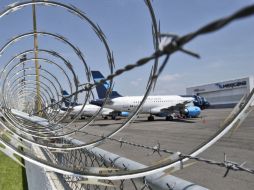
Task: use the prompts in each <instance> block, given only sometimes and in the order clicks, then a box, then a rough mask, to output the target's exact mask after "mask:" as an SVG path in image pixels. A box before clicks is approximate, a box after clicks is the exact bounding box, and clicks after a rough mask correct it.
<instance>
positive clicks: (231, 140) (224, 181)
mask: <svg viewBox="0 0 254 190" xmlns="http://www.w3.org/2000/svg"><path fill="white" fill-rule="evenodd" d="M230 111H231V109H229V108H227V109H207V110H203V111H202V116H201V117H200V118H193V119H188V120H184V121H173V122H170V121H165V120H164V119H162V118H155V119H156V120H155V121H152V122H151V121H147V116H144V115H143V116H141V117H140V118H138V119H137V120H136V121H135V122H133V123H131V124H130V125H129V126H128V127H126V128H125V129H124V130H122V131H121V132H120V133H119V134H117V135H116V136H115V137H114V138H116V139H120V138H122V139H123V140H126V141H129V142H134V143H137V144H143V145H147V146H151V147H153V146H156V145H158V144H160V146H161V148H165V149H168V150H172V151H180V152H182V153H189V152H190V151H191V150H192V149H193V148H195V147H196V146H198V145H199V144H200V143H202V142H204V141H205V140H207V139H208V138H209V137H210V136H211V135H212V134H214V133H215V132H216V131H217V130H218V129H219V128H220V124H221V123H222V122H223V121H224V119H225V118H226V116H227V115H228V114H229V113H230ZM253 116H254V112H253V111H252V112H251V114H250V115H249V116H248V118H247V119H246V120H245V122H244V123H243V124H242V126H241V127H240V128H239V129H238V130H237V131H236V132H234V133H231V132H230V133H229V134H227V135H226V136H225V137H223V138H222V139H221V140H220V141H219V142H217V143H216V144H215V145H214V146H212V147H211V148H209V149H208V150H207V151H205V152H204V153H203V154H202V155H200V156H201V157H203V158H206V159H212V160H216V161H223V159H224V153H226V154H227V157H228V159H229V160H231V161H235V162H238V163H241V162H244V161H246V162H247V163H246V167H248V168H252V169H254V127H253V123H254V117H253ZM123 121H124V119H121V120H116V121H112V120H98V121H96V122H95V123H94V124H93V126H92V127H88V128H86V129H85V130H84V131H86V132H89V133H93V134H99V135H106V134H107V133H108V132H110V131H112V130H114V129H116V128H117V127H119V126H120V124H121V123H122V122H123ZM84 122H85V121H82V120H80V121H78V122H76V123H75V125H76V126H80V125H82V124H83V123H84ZM76 138H77V139H79V140H83V141H88V140H89V139H94V138H95V137H94V136H89V135H85V134H82V133H78V134H77V135H76ZM99 147H100V148H102V149H105V150H108V151H111V152H113V153H115V154H118V155H120V156H124V157H127V158H130V159H132V160H135V161H138V162H140V163H142V164H146V165H151V164H155V163H156V161H159V160H161V159H163V158H166V157H167V155H165V154H162V155H159V154H158V153H156V152H155V153H153V151H151V150H146V149H144V148H139V147H135V146H130V145H123V146H122V147H121V146H120V143H119V142H114V141H109V140H108V141H106V143H105V144H103V145H100V146H99ZM225 172H226V169H225V168H220V167H218V166H214V165H208V164H205V163H200V162H198V163H195V164H193V165H191V166H189V167H187V168H184V169H183V170H180V171H177V172H175V173H173V175H174V176H177V177H180V178H183V179H185V180H188V181H192V182H195V183H197V184H199V185H201V186H204V187H207V188H209V189H225V190H226V189H230V190H231V189H253V187H254V175H253V174H249V173H245V172H239V171H236V172H235V171H230V172H229V174H228V176H227V177H226V178H223V176H224V174H225Z"/></svg>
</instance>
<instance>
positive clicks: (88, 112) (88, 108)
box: [61, 90, 114, 119]
mask: <svg viewBox="0 0 254 190" xmlns="http://www.w3.org/2000/svg"><path fill="white" fill-rule="evenodd" d="M62 95H63V102H64V104H65V107H62V108H61V110H62V111H67V110H68V109H70V110H71V111H70V116H71V117H74V116H75V115H77V114H78V113H79V112H80V111H81V109H82V107H83V105H82V104H77V103H75V102H74V103H73V102H71V99H70V98H66V96H68V95H69V94H68V92H67V91H65V90H63V91H62ZM100 108H101V107H100V106H96V105H92V104H86V105H85V107H84V108H83V110H82V112H81V118H84V117H86V116H88V117H91V116H93V115H94V114H95V113H97V112H98V111H99V109H100ZM112 113H114V110H112V109H109V108H103V109H102V110H101V112H100V115H102V116H103V117H104V118H105V119H106V118H107V117H108V116H112Z"/></svg>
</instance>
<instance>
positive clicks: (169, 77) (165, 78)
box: [158, 73, 182, 82]
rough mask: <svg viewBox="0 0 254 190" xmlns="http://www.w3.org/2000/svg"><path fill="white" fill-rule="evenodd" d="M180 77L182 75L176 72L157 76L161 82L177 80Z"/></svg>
mask: <svg viewBox="0 0 254 190" xmlns="http://www.w3.org/2000/svg"><path fill="white" fill-rule="evenodd" d="M181 77H182V76H181V75H179V74H177V73H176V74H166V75H162V76H159V79H158V80H160V81H163V82H171V81H175V80H178V79H179V78H181Z"/></svg>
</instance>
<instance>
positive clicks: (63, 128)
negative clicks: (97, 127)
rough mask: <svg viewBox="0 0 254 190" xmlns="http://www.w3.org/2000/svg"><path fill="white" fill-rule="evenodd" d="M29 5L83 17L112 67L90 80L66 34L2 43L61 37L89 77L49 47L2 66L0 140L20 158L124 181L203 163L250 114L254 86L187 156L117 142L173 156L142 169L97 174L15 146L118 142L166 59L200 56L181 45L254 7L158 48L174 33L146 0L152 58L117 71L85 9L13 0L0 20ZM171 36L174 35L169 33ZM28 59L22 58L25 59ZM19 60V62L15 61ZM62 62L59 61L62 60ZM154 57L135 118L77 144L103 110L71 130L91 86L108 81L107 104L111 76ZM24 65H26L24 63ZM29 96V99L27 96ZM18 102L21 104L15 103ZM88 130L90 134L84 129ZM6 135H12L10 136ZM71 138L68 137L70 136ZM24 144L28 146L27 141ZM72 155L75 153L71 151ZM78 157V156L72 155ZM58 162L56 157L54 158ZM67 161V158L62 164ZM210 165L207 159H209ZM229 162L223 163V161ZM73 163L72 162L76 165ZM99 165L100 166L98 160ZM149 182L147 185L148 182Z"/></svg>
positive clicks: (63, 147)
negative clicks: (66, 102)
mask: <svg viewBox="0 0 254 190" xmlns="http://www.w3.org/2000/svg"><path fill="white" fill-rule="evenodd" d="M31 5H41V6H52V7H57V8H62V9H64V10H67V11H69V12H70V13H71V14H73V15H75V16H78V17H79V18H81V19H82V21H83V22H84V23H86V24H88V25H89V27H91V29H92V30H93V31H94V33H95V35H96V36H97V37H98V38H99V39H100V41H101V43H102V45H103V47H104V48H105V50H106V57H107V63H108V66H109V70H110V73H111V74H110V75H108V76H107V77H106V78H105V79H102V80H100V81H99V82H98V83H96V84H95V83H92V82H91V77H90V69H89V66H88V64H87V62H86V60H85V58H84V55H83V53H82V52H81V50H80V49H79V48H78V47H76V46H75V45H74V44H73V43H72V42H71V41H69V40H68V39H67V38H65V37H64V36H62V35H59V34H55V33H51V32H44V31H35V32H28V33H23V34H20V35H18V36H15V37H13V38H12V39H11V40H9V41H8V42H7V43H6V44H5V45H3V47H1V48H0V54H1V55H4V53H5V51H7V50H8V48H9V47H10V46H13V45H14V44H15V43H16V42H18V41H21V40H22V39H24V38H29V37H31V36H34V35H38V36H41V37H49V38H52V39H54V40H57V41H59V42H61V43H64V44H65V45H67V46H68V47H70V49H71V50H72V51H73V52H74V53H75V54H76V56H77V57H78V58H79V60H80V61H81V63H82V64H81V65H82V68H84V73H85V74H86V80H87V81H84V82H83V83H80V81H79V80H78V76H77V74H76V73H75V71H74V70H73V65H72V63H71V62H70V61H69V60H67V59H66V58H65V57H64V55H61V54H60V53H58V52H56V51H54V50H47V49H38V50H34V49H28V50H23V52H18V53H17V55H15V56H13V57H12V58H11V59H10V60H9V61H8V62H7V63H6V64H5V65H4V66H3V67H2V68H3V69H2V72H1V73H0V81H1V93H2V94H1V113H2V114H3V117H4V119H5V121H0V124H1V125H2V127H3V128H2V133H3V134H5V136H3V135H2V136H1V137H0V142H1V143H2V145H3V146H4V147H5V148H8V149H9V150H11V151H13V152H14V153H15V154H16V155H19V156H21V157H22V158H24V159H25V160H27V161H30V162H32V163H34V164H37V165H38V166H42V167H45V168H47V169H49V170H51V171H54V172H58V173H61V174H63V175H71V176H73V177H76V178H79V177H84V178H88V179H103V180H125V179H132V178H138V177H144V176H147V175H150V174H154V173H156V172H159V171H164V170H166V169H168V168H174V167H178V166H179V165H181V164H182V163H183V162H186V161H188V160H189V159H195V160H197V161H204V160H202V159H198V158H197V156H198V155H199V154H200V153H201V152H203V151H204V150H206V149H207V148H208V147H210V146H211V145H213V144H214V143H215V142H217V141H218V140H219V139H220V138H221V137H222V136H223V135H225V134H226V133H227V132H228V131H229V130H230V129H232V128H233V127H234V126H236V125H238V124H239V123H241V122H242V121H243V120H244V119H245V117H246V115H247V114H248V113H249V111H248V110H249V108H250V106H251V103H252V102H253V99H254V90H252V92H251V93H250V94H249V95H248V97H246V99H245V100H244V102H241V103H242V104H241V105H237V106H238V107H236V108H235V110H234V111H235V112H234V114H233V115H232V116H231V117H230V118H229V119H228V120H227V122H225V123H224V125H223V127H221V128H220V130H219V131H217V132H216V133H215V134H214V135H213V136H211V137H210V138H209V139H208V140H207V141H205V142H204V143H202V144H201V145H199V146H198V147H196V148H194V149H193V150H192V151H191V152H189V153H188V154H183V153H179V152H172V151H170V150H163V149H160V146H159V145H158V146H156V147H149V146H146V145H139V144H136V143H130V142H126V141H123V140H119V142H120V143H121V144H122V143H125V144H129V145H131V146H136V147H141V148H145V149H150V150H152V151H154V152H155V151H156V152H161V151H162V152H164V153H169V154H170V155H172V157H171V159H168V160H167V161H164V162H162V163H159V164H156V165H153V166H148V167H146V168H143V169H137V170H117V171H111V172H106V173H102V172H98V171H97V172H94V169H93V168H92V167H86V166H85V168H83V169H82V170H81V169H80V168H76V167H75V166H74V165H70V163H72V162H71V161H70V162H69V161H68V163H66V164H62V165H59V164H57V162H53V161H52V162H50V161H48V160H44V159H40V158H39V157H38V156H37V155H35V154H32V153H29V152H26V151H22V150H20V149H19V147H18V146H15V145H16V144H15V143H13V139H16V141H19V142H20V139H21V140H22V142H26V143H25V144H29V145H35V146H38V147H40V148H44V149H45V150H51V151H53V150H54V151H59V152H60V153H62V154H63V155H64V153H63V152H64V151H85V150H86V149H88V148H91V147H94V146H98V145H100V144H101V143H103V142H105V141H106V140H111V141H116V139H114V135H116V134H117V133H118V132H120V131H121V130H122V129H124V128H125V127H126V126H128V125H129V124H130V122H131V121H132V120H133V119H135V117H136V115H137V113H138V112H139V111H140V110H141V108H142V105H143V104H144V102H145V100H146V98H147V96H148V94H149V93H150V91H151V90H152V88H153V87H154V86H155V84H156V80H157V78H158V76H159V75H160V74H161V72H162V71H163V69H164V68H165V66H166V64H167V63H168V60H169V56H170V55H172V54H173V53H175V52H177V51H181V52H183V53H187V54H188V55H191V56H194V57H199V56H198V55H197V54H195V53H193V52H191V51H189V50H185V49H184V48H183V46H184V45H185V44H186V43H188V42H189V41H191V40H193V39H194V38H195V37H197V36H199V35H203V34H207V33H210V32H213V31H216V30H219V29H220V28H222V27H224V26H225V25H227V24H228V23H230V22H232V21H234V20H237V19H240V18H243V17H247V16H251V15H253V14H254V5H251V6H248V7H246V8H244V9H242V10H239V11H238V12H236V13H234V14H232V15H231V16H228V17H225V18H222V19H220V20H217V21H214V22H212V23H210V24H208V25H206V26H204V27H202V28H200V29H198V30H197V31H195V32H191V33H189V34H187V35H184V36H182V37H178V36H173V38H172V40H171V41H170V42H169V43H167V44H165V45H164V47H163V48H162V49H159V42H160V38H161V37H162V36H170V35H167V34H160V30H159V27H158V25H157V20H156V17H155V14H154V11H153V8H152V5H151V2H150V1H149V0H145V5H146V6H147V8H148V11H149V14H150V16H151V21H152V34H153V39H152V41H153V44H154V53H153V54H152V55H151V56H148V57H145V58H142V59H140V60H138V61H137V62H136V63H135V64H131V65H126V66H125V67H124V68H123V69H119V70H117V71H115V72H114V70H113V69H114V57H113V53H112V51H111V50H110V48H109V45H108V43H107V41H106V38H105V35H104V33H103V32H102V30H101V28H100V27H99V26H98V25H96V24H95V23H94V22H93V21H92V20H91V19H89V18H88V17H87V16H86V15H85V13H84V12H82V11H81V10H79V9H78V8H76V7H74V6H71V5H66V4H63V3H60V2H55V1H39V0H38V1H25V2H20V3H15V4H12V5H10V6H8V7H7V8H6V9H5V10H4V11H2V12H1V13H0V18H3V17H5V16H6V15H8V14H11V13H13V12H16V11H18V10H20V9H22V8H24V7H27V6H31ZM171 37H172V36H171ZM35 51H37V52H39V53H41V54H42V53H44V54H48V55H50V56H53V57H54V58H55V59H58V61H57V62H56V61H53V60H50V59H46V58H43V57H37V58H33V57H31V54H32V53H34V52H35ZM24 56H28V57H30V58H24ZM163 56H165V57H164V59H163V62H162V64H161V65H160V66H159V58H161V57H163ZM22 58H24V59H22ZM18 59H20V61H19V62H17V60H18ZM34 60H37V61H40V62H43V64H42V65H41V68H39V70H40V77H41V79H42V80H41V81H36V80H35V78H36V74H35V73H34V70H35V67H34V65H32V64H31V63H32V62H33V61H34ZM59 60H60V63H61V64H59ZM151 60H153V61H154V64H153V67H152V69H151V74H150V77H149V80H148V83H147V89H146V92H145V94H144V97H143V99H142V101H141V103H140V104H139V106H137V108H136V110H135V112H133V114H131V116H130V117H129V118H128V119H127V120H126V121H125V122H124V123H122V124H121V126H119V127H118V128H116V129H114V130H112V131H111V132H110V133H109V134H107V135H104V136H101V135H94V134H92V135H93V136H94V137H96V138H95V139H92V140H90V141H89V142H86V143H82V144H76V143H73V142H72V138H71V136H72V135H75V134H76V133H86V132H83V131H81V130H83V129H86V128H87V127H88V126H90V125H91V124H92V123H93V122H94V121H95V119H96V118H97V117H98V116H99V114H100V113H101V111H102V109H103V106H102V107H101V108H100V109H99V110H98V112H96V114H94V115H93V116H92V117H91V118H89V119H88V121H86V122H85V124H84V125H83V126H81V127H75V128H72V127H71V124H73V122H75V120H77V118H78V117H79V116H80V115H81V113H82V110H83V109H84V108H85V106H86V104H87V103H88V100H89V97H90V96H91V94H92V89H93V88H94V87H96V86H97V85H101V84H103V83H104V82H105V81H109V82H110V85H109V86H110V87H109V90H108V92H107V94H106V98H105V101H104V104H105V103H106V101H107V100H108V98H109V94H110V92H111V91H112V86H113V79H114V78H116V77H117V76H119V75H121V74H122V73H124V72H127V71H130V70H132V69H135V68H136V67H139V66H142V65H145V64H147V63H148V62H150V61H151ZM44 65H50V66H51V67H52V68H53V69H51V70H48V69H46V68H47V67H44ZM22 66H23V67H22ZM54 70H57V71H59V72H60V71H61V73H63V75H62V76H63V77H64V80H65V81H67V82H66V84H67V86H68V90H69V91H70V95H68V96H66V97H62V95H61V94H62V91H63V86H62V85H61V83H60V80H59V79H58V77H57V76H56V75H55V74H54V72H52V71H54ZM36 85H39V86H40V88H41V92H40V96H39V97H38V96H37V93H36V90H35V89H36V88H35V87H36ZM82 93H84V95H85V98H84V101H83V102H84V103H83V105H82V109H81V110H80V111H79V113H77V114H75V116H74V118H73V119H72V120H71V121H70V122H68V123H66V124H63V121H64V119H66V118H67V117H68V116H70V114H71V112H72V108H73V106H71V105H69V106H67V111H66V112H65V113H64V114H63V115H60V110H59V107H60V106H61V105H62V104H63V102H64V100H66V99H70V102H74V104H75V103H77V99H78V98H77V97H78V95H79V94H82ZM28 97H29V98H28ZM36 101H39V102H41V104H42V109H41V110H39V111H37V110H36V111H35V110H34V109H33V108H34V107H35V103H34V102H36ZM16 105H18V107H16ZM24 106H26V111H27V115H26V116H24V117H21V116H18V115H19V114H18V113H19V112H18V111H15V110H14V108H18V109H20V110H22V109H24ZM37 114H39V115H42V116H43V117H44V118H45V121H42V122H36V119H35V120H34V121H33V119H28V118H36V117H35V116H34V115H37ZM7 134H8V135H7ZM86 134H88V133H86ZM6 136H7V137H8V138H6ZM66 139H68V140H66ZM23 146H24V144H23ZM70 155H71V156H73V154H70ZM74 157H75V156H74ZM56 160H57V159H56ZM61 163H64V162H61ZM207 163H209V161H207ZM210 163H211V164H217V165H219V166H222V167H226V168H229V169H232V168H233V169H234V170H237V168H238V169H243V167H241V166H239V165H237V164H235V165H234V164H231V165H230V164H229V163H228V162H227V164H224V165H223V164H220V163H216V162H211V161H210ZM224 163H225V162H224ZM72 164H74V163H72ZM98 165H100V164H98ZM245 171H249V173H253V170H247V169H245ZM145 184H146V183H145Z"/></svg>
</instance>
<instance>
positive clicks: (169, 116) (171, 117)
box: [166, 115, 174, 121]
mask: <svg viewBox="0 0 254 190" xmlns="http://www.w3.org/2000/svg"><path fill="white" fill-rule="evenodd" d="M173 120H174V117H173V116H172V115H168V116H167V117H166V121H173Z"/></svg>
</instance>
